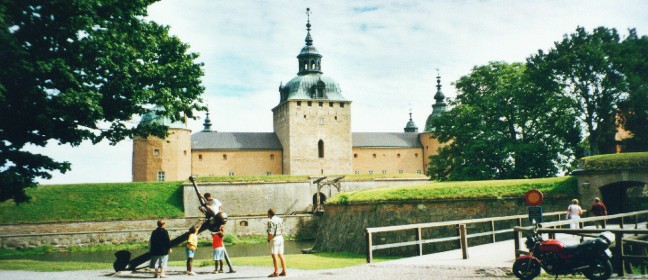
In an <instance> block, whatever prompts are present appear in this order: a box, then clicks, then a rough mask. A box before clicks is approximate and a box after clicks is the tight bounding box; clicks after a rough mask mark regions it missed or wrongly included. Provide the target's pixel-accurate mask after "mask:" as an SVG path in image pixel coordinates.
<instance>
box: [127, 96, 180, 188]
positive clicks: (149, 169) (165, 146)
mask: <svg viewBox="0 0 648 280" xmlns="http://www.w3.org/2000/svg"><path fill="white" fill-rule="evenodd" d="M159 110H162V109H161V108H158V107H156V108H155V109H154V111H153V112H151V113H148V114H146V115H144V116H142V120H141V121H140V125H142V124H146V123H150V122H155V123H157V124H163V125H165V126H168V127H169V135H168V136H167V138H166V139H161V138H159V137H155V136H149V137H147V138H143V137H135V138H134V139H133V161H132V162H133V171H132V172H133V181H134V182H141V181H145V182H150V181H181V180H187V178H189V176H190V175H191V130H189V129H188V128H187V124H186V122H171V121H170V120H169V119H168V118H163V117H160V116H158V115H157V114H156V113H155V111H159Z"/></svg>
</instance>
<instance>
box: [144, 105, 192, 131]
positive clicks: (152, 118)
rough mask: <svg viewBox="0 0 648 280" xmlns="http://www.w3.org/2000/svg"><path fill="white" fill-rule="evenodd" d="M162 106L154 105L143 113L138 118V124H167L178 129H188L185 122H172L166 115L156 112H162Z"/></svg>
mask: <svg viewBox="0 0 648 280" xmlns="http://www.w3.org/2000/svg"><path fill="white" fill-rule="evenodd" d="M162 111H164V108H162V107H160V106H155V107H154V108H153V109H151V111H149V112H148V113H146V114H144V115H143V116H142V119H141V120H140V124H148V123H156V124H161V125H164V126H167V127H169V128H179V129H188V128H187V123H186V122H183V121H175V122H172V121H171V119H169V118H167V117H163V116H160V115H159V114H157V113H156V112H162Z"/></svg>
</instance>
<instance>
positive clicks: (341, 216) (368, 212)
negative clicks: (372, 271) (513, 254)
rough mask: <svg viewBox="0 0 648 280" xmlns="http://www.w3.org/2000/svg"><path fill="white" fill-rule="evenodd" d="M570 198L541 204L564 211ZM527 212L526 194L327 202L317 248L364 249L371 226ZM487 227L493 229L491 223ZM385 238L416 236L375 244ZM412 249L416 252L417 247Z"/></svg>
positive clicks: (446, 231)
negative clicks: (512, 196) (334, 203)
mask: <svg viewBox="0 0 648 280" xmlns="http://www.w3.org/2000/svg"><path fill="white" fill-rule="evenodd" d="M570 199H571V198H568V197H545V199H544V203H543V205H542V206H543V211H544V212H552V211H565V209H566V207H567V205H568V204H569V202H570ZM527 213H528V211H527V206H526V204H525V202H524V199H523V198H502V199H496V198H480V199H447V200H427V201H402V202H384V203H380V202H378V203H373V204H352V205H327V206H326V212H325V213H324V215H322V216H319V217H317V218H316V220H315V223H316V224H318V227H319V229H318V235H317V239H316V241H315V248H316V249H318V250H322V251H334V252H337V251H347V252H348V251H351V252H355V253H365V252H366V248H365V247H366V245H365V242H366V241H365V229H366V228H368V227H382V226H395V225H405V224H414V223H428V222H440V221H453V220H463V219H476V218H484V217H496V216H509V215H519V214H527ZM498 226H499V227H503V228H504V227H508V228H512V227H513V226H514V224H510V225H501V224H500V225H498ZM487 230H490V223H489V225H488V229H487ZM479 231H480V229H479V226H475V227H474V228H469V229H468V233H469V234H470V233H471V232H472V233H475V232H479ZM447 234H450V235H447ZM423 235H424V236H423V238H425V239H429V238H433V237H442V236H443V237H448V236H456V235H457V229H455V228H441V229H439V230H438V231H426V232H424V233H423ZM510 237H512V235H511V236H509V238H510ZM489 238H490V237H489ZM502 238H503V237H502ZM385 240H390V241H391V242H393V241H394V240H400V241H405V240H414V231H410V232H405V231H403V232H399V233H398V234H382V235H377V236H375V237H374V241H375V242H376V244H380V243H381V242H382V241H385ZM471 242H474V240H471V241H469V243H471ZM454 243H456V242H454ZM473 244H474V243H473ZM451 246H454V245H451ZM411 251H412V252H413V251H414V249H412V250H411Z"/></svg>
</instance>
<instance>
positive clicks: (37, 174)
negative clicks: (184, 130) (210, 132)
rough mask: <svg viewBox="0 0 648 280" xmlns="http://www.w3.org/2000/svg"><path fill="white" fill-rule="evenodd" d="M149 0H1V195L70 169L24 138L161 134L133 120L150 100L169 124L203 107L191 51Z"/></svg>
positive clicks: (40, 141)
mask: <svg viewBox="0 0 648 280" xmlns="http://www.w3.org/2000/svg"><path fill="white" fill-rule="evenodd" d="M153 2H155V1H154V0H129V1H120V0H108V1H92V0H67V1H62V0H61V1H59V0H50V1H36V0H24V1H9V0H0V3H1V5H0V44H1V46H0V63H1V64H2V65H1V66H0V201H5V200H8V199H13V200H14V201H15V202H16V203H19V202H23V201H27V200H28V197H27V196H26V195H25V188H26V187H34V186H36V183H35V179H36V178H45V179H47V178H50V177H51V175H50V172H51V171H53V170H58V171H60V172H62V173H64V172H65V171H67V170H69V169H70V164H69V163H67V162H56V161H54V160H52V159H51V158H49V157H47V156H44V155H39V154H32V153H30V152H27V151H25V150H24V148H25V145H28V144H33V145H37V146H45V145H46V144H47V141H49V140H54V141H57V142H58V143H59V144H69V145H72V146H76V145H79V144H80V143H81V142H82V141H91V142H92V143H98V142H100V141H102V140H104V139H105V140H107V141H109V142H110V143H111V144H115V143H117V142H119V141H120V140H123V139H125V138H128V137H133V136H136V135H137V136H148V135H155V136H159V137H165V136H166V134H167V127H165V126H162V125H160V124H156V123H151V124H148V125H140V126H135V125H133V124H132V122H131V120H132V119H133V118H134V117H135V116H137V115H143V114H146V113H147V112H149V111H151V109H152V107H153V105H157V106H160V107H162V108H164V110H163V111H161V112H157V114H158V115H161V116H162V117H168V118H170V119H171V120H172V121H177V120H181V119H182V118H184V117H185V116H186V117H193V111H194V110H204V109H205V108H204V106H202V105H201V103H202V100H201V99H200V95H201V94H202V92H203V91H204V88H203V87H202V86H201V84H200V77H201V76H202V75H203V72H202V69H201V67H202V64H200V63H196V62H195V59H196V58H197V56H198V55H197V54H195V53H189V52H188V48H189V47H188V45H186V44H184V43H182V42H181V41H180V40H179V39H178V38H176V37H173V36H170V35H169V33H168V27H165V26H161V25H158V24H156V23H154V22H150V21H147V20H145V19H144V17H145V16H146V8H147V6H148V5H150V4H152V3H153Z"/></svg>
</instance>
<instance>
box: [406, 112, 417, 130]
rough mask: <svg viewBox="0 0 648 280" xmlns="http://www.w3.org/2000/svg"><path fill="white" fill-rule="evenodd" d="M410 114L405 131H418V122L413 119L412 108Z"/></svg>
mask: <svg viewBox="0 0 648 280" xmlns="http://www.w3.org/2000/svg"><path fill="white" fill-rule="evenodd" d="M409 116H410V118H409V121H408V122H407V124H406V125H405V128H404V131H405V132H418V126H416V124H415V123H414V121H413V120H412V109H410V113H409Z"/></svg>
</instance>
